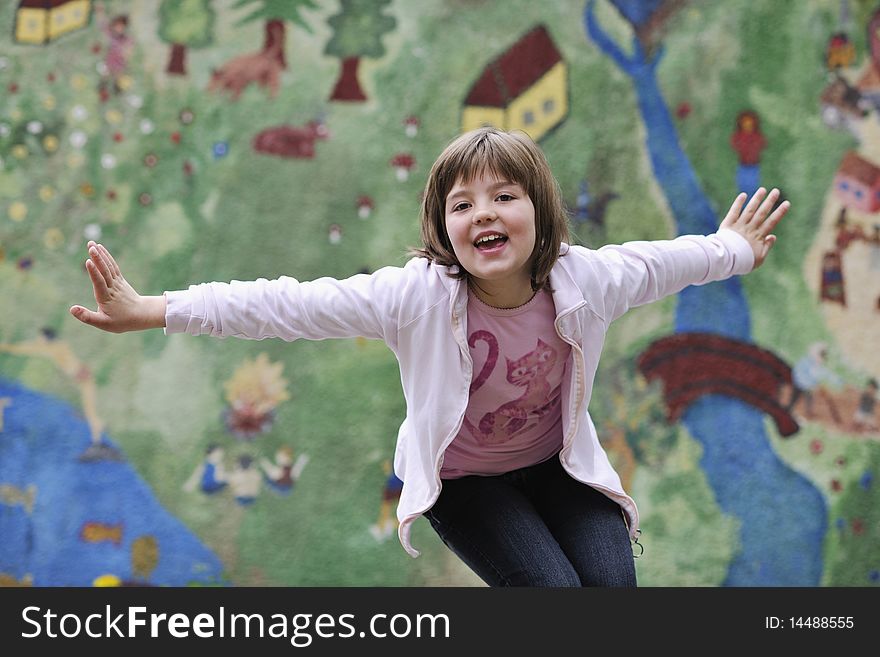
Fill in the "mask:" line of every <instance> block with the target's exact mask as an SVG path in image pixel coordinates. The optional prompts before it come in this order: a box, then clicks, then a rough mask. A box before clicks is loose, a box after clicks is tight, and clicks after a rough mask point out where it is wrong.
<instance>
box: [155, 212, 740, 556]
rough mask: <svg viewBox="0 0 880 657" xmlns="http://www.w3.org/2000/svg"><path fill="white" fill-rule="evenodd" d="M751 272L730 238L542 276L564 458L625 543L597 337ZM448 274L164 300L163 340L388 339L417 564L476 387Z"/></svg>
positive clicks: (580, 259)
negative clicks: (613, 509) (560, 354)
mask: <svg viewBox="0 0 880 657" xmlns="http://www.w3.org/2000/svg"><path fill="white" fill-rule="evenodd" d="M753 267H754V253H753V251H752V248H751V246H750V245H749V243H748V242H747V241H746V240H745V238H743V237H742V236H740V235H739V234H738V233H736V232H734V231H732V230H728V229H722V230H719V231H718V232H717V233H715V234H714V235H709V236H695V235H688V236H683V237H679V238H677V239H674V240H659V241H652V242H627V243H626V244H622V245H609V246H604V247H602V248H600V249H598V250H592V249H588V248H585V247H581V246H569V245H567V244H563V245H562V248H561V250H560V258H559V260H558V261H557V262H556V264H555V265H554V266H553V269H552V271H551V273H550V286H551V288H552V290H553V302H554V305H555V306H556V321H555V325H556V330H557V332H558V333H559V336H560V337H561V338H562V339H563V340H565V341H566V342H568V343H569V344H570V345H571V357H570V358H571V360H570V362H569V363H568V370H567V371H568V375H567V378H566V379H565V380H564V381H563V384H562V413H563V415H562V426H563V442H562V450H561V451H560V453H559V459H560V461H561V462H562V465H563V467H564V468H565V470H566V471H567V472H568V473H569V474H570V475H571V476H572V477H574V478H575V479H577V480H578V481H581V482H583V483H585V484H587V485H589V486H592V487H593V488H595V489H597V490H599V491H601V492H602V493H604V494H605V495H607V496H608V497H609V498H611V499H613V500H614V501H615V502H617V503H618V504H619V505H620V507H621V509H622V510H623V513H624V517H625V518H626V521H627V526H628V528H629V532H630V537H631V538H632V539H635V538H636V537H637V533H638V526H639V515H638V510H637V509H636V505H635V502H633V500H632V498H630V497H629V495H627V494H626V493H625V492H624V490H623V487H622V486H621V483H620V477H619V476H618V475H617V473H616V472H615V471H614V469H613V468H612V467H611V464H610V462H609V461H608V457H607V455H606V454H605V451H604V449H603V448H602V446H601V445H600V444H599V438H598V435H597V434H596V428H595V426H594V425H593V422H592V420H591V419H590V414H589V412H588V411H587V406H588V405H589V403H590V395H591V392H592V386H593V378H594V376H595V374H596V367H597V366H598V363H599V354H600V353H601V351H602V345H603V343H604V340H605V333H606V332H607V331H608V328H609V326H610V325H611V322H612V321H614V320H615V319H617V318H618V317H620V316H621V315H622V314H623V313H625V312H626V311H627V310H628V309H629V308H632V307H634V306H639V305H642V304H646V303H649V302H651V301H655V300H657V299H660V298H662V297H664V296H667V295H670V294H675V293H677V292H679V291H680V290H682V289H683V288H685V287H686V286H688V285H701V284H704V283H709V282H711V281H717V280H722V279H725V278H728V277H730V276H733V275H736V274H745V273H748V272H750V271H751V270H752V268H753ZM448 273H449V268H447V267H444V266H438V265H436V264H434V263H432V262H430V261H428V260H426V259H424V258H414V259H412V260H410V261H409V262H407V263H406V265H405V266H403V267H385V268H383V269H379V270H378V271H376V272H374V273H373V274H358V275H356V276H352V277H351V278H348V279H345V280H336V279H333V278H320V279H316V280H314V281H308V282H299V281H297V280H295V279H293V278H289V277H286V276H283V277H281V278H278V279H276V280H271V281H270V280H266V279H258V280H256V281H250V282H242V281H232V282H230V283H204V284H201V285H192V286H190V287H189V289H188V290H182V291H175V292H166V293H165V297H166V300H167V310H166V315H165V322H166V328H165V332H166V333H167V334H171V333H189V334H191V335H202V334H209V335H213V336H217V337H230V336H231V337H237V338H249V339H253V340H262V339H264V338H281V339H282V340H296V339H299V338H305V339H309V340H322V339H325V338H351V337H357V336H363V337H366V338H374V339H379V340H384V341H385V343H386V344H387V345H388V346H389V347H390V348H391V350H392V351H393V352H394V354H395V356H396V357H397V360H398V363H399V365H400V378H401V383H402V386H403V393H404V397H405V398H406V417H405V419H404V420H403V423H402V424H401V426H400V430H399V432H398V436H397V447H396V449H395V454H394V471H395V473H396V474H397V476H398V477H399V478H400V479H402V480H403V491H402V493H401V495H400V501H399V503H398V507H397V517H398V519H399V520H400V526H399V529H398V536H399V538H400V542H401V544H402V545H403V547H404V549H405V550H406V551H407V552H408V553H409V554H410V555H412V556H413V557H417V556H418V555H419V551H418V550H416V549H415V548H414V547H413V546H412V544H411V543H410V538H409V536H410V531H411V528H412V523H413V522H414V521H415V520H416V519H417V518H418V517H419V516H420V515H421V514H423V513H424V512H425V511H427V510H428V509H430V508H431V506H432V505H433V504H434V502H435V501H436V500H437V497H438V496H439V494H440V488H441V481H440V475H439V473H440V467H441V464H442V463H443V452H444V451H445V450H446V447H447V446H448V445H449V443H450V442H452V440H453V439H454V438H455V436H456V435H457V434H458V431H459V429H460V427H461V424H462V419H463V417H464V412H465V408H466V407H467V404H468V390H469V388H470V383H471V378H472V375H473V362H472V361H471V356H470V353H469V351H468V345H467V337H466V336H467V326H466V324H467V285H466V284H464V282H462V281H460V280H457V279H455V278H452V277H450V276H449V275H448Z"/></svg>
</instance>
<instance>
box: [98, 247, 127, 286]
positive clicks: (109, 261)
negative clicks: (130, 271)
mask: <svg viewBox="0 0 880 657" xmlns="http://www.w3.org/2000/svg"><path fill="white" fill-rule="evenodd" d="M98 248H99V249H100V250H101V255H102V256H103V258H104V260H105V261H106V262H107V266H108V267H109V268H110V273H111V274H112V275H113V277H114V278H118V277H120V276H122V272H121V271H120V270H119V265H117V264H116V260H114V259H113V256H112V255H110V252H109V251H108V250H107V249H106V248H105V247H104V245H103V244H99V245H98Z"/></svg>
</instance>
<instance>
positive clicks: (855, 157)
mask: <svg viewBox="0 0 880 657" xmlns="http://www.w3.org/2000/svg"><path fill="white" fill-rule="evenodd" d="M837 171H838V173H840V174H843V175H845V176H851V177H852V178H855V179H856V180H858V181H859V182H862V183H864V184H865V185H867V186H868V187H874V186H875V185H876V184H877V183H878V182H880V167H877V165H876V164H873V163H872V162H869V161H868V160H866V159H864V158H863V157H861V156H859V154H858V153H856V152H855V151H849V152H848V153H847V154H846V155H844V156H843V161H841V163H840V167H839V168H838V170H837Z"/></svg>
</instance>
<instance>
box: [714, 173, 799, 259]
mask: <svg viewBox="0 0 880 657" xmlns="http://www.w3.org/2000/svg"><path fill="white" fill-rule="evenodd" d="M746 198H748V195H747V194H746V193H745V192H743V193H742V194H740V195H739V196H737V197H736V199H735V200H734V201H733V205H731V206H730V210H728V211H727V216H725V217H724V220H723V221H722V222H721V226H720V228H729V229H731V230H735V231H736V232H738V233H739V234H740V235H742V236H743V237H745V238H746V240H748V242H749V244H750V245H751V247H752V251H754V253H755V266H754V268H753V269H757V268H758V267H760V266H761V263H763V262H764V259H765V258H766V257H767V254H768V253H769V252H770V249H771V248H773V245H774V244H775V243H776V235H773V229H774V228H776V224H778V223H779V221H780V220H781V219H782V217H784V216H785V213H786V212H788V209H789V208H790V207H791V204H790V203H789V202H788V201H783V202H782V203H780V204H779V207H777V208H776V209H775V210H773V212H772V213H771V212H770V210H772V209H773V206H774V205H775V204H776V201H777V200H779V190H778V189H775V188H774V189H773V190H771V191H770V193H769V194H767V190H766V189H764V188H763V187H759V188H758V191H756V192H755V193H754V195H753V196H752V198H751V200H750V201H749V202H748V204H746ZM744 205H745V207H743V206H744Z"/></svg>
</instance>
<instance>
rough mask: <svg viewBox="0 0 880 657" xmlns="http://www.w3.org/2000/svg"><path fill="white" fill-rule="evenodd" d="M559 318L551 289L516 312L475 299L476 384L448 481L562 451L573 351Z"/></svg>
mask: <svg viewBox="0 0 880 657" xmlns="http://www.w3.org/2000/svg"><path fill="white" fill-rule="evenodd" d="M555 319H556V308H555V307H554V305H553V297H552V296H551V294H550V292H548V291H546V290H542V291H541V292H539V293H538V294H536V295H535V296H534V297H533V298H532V300H531V301H529V302H528V303H526V304H525V305H522V306H519V307H518V308H509V309H500V308H493V307H491V306H488V305H486V304H485V303H483V302H482V301H480V300H479V299H478V298H477V296H476V295H474V294H470V295H469V298H468V315H467V327H468V346H469V347H470V353H471V358H473V361H474V379H473V382H472V383H471V394H470V398H469V400H468V406H467V410H466V411H465V415H464V422H463V423H462V426H461V430H460V431H459V433H458V435H457V436H456V437H455V440H453V441H452V443H451V444H450V445H449V447H448V448H447V449H446V452H445V455H444V457H443V467H442V468H441V470H440V478H441V479H455V478H457V477H463V476H465V475H471V474H480V475H494V474H500V473H503V472H509V471H510V470H516V469H517V468H523V467H526V466H529V465H534V464H535V463H540V462H541V461H544V460H546V459H548V458H549V457H551V456H553V455H554V454H555V453H556V452H558V451H559V450H560V449H561V447H562V411H561V403H560V390H561V385H562V380H563V379H562V377H563V376H564V375H565V371H566V363H567V362H568V357H569V354H570V352H571V347H570V345H569V344H568V343H567V342H565V341H563V340H562V338H560V337H559V335H558V334H557V333H556V327H555V325H554V321H555Z"/></svg>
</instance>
